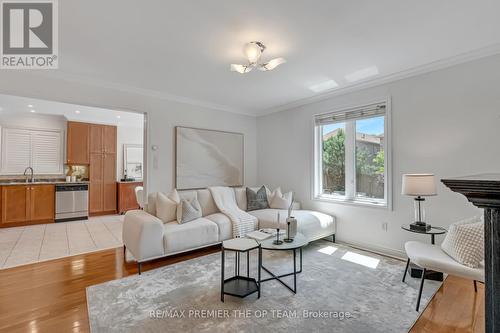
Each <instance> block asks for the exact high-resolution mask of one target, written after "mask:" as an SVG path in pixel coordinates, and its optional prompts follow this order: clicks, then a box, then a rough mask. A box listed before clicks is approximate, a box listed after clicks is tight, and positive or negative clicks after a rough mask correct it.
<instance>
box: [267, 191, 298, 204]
mask: <svg viewBox="0 0 500 333" xmlns="http://www.w3.org/2000/svg"><path fill="white" fill-rule="evenodd" d="M292 200H293V193H292V192H287V193H285V194H283V193H281V188H280V187H278V188H277V189H275V190H274V191H273V195H272V197H271V201H270V202H269V207H270V208H274V209H288V207H290V206H291V205H292Z"/></svg>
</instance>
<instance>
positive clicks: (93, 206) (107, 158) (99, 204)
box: [89, 124, 117, 215]
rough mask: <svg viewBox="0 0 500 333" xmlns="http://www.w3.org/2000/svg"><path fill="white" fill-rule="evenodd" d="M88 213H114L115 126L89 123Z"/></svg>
mask: <svg viewBox="0 0 500 333" xmlns="http://www.w3.org/2000/svg"><path fill="white" fill-rule="evenodd" d="M90 133H91V135H90V173H89V181H90V193H89V200H90V204H89V206H90V207H89V211H90V214H93V215H99V214H107V213H116V145H117V144H116V126H108V125H97V124H90Z"/></svg>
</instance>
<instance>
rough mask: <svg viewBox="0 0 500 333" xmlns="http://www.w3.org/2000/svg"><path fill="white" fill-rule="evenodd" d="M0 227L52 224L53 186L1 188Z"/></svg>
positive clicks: (53, 213) (53, 215)
mask: <svg viewBox="0 0 500 333" xmlns="http://www.w3.org/2000/svg"><path fill="white" fill-rule="evenodd" d="M1 207H2V209H1V211H2V216H1V226H2V227H11V226H17V225H27V224H36V223H41V222H44V223H45V222H53V221H54V218H55V186H54V185H51V184H48V185H36V184H34V185H9V186H2V188H1Z"/></svg>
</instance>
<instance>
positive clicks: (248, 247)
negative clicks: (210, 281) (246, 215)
mask: <svg viewBox="0 0 500 333" xmlns="http://www.w3.org/2000/svg"><path fill="white" fill-rule="evenodd" d="M252 250H258V253H259V254H258V255H259V258H258V267H257V279H255V278H251V277H250V251H252ZM226 251H232V252H235V255H234V276H233V277H230V278H228V279H226V278H225V276H224V275H225V264H226V263H225V261H226ZM241 253H246V262H247V267H246V273H247V274H246V275H247V276H242V275H240V261H241V256H240V255H241ZM261 267H262V249H261V246H260V244H259V243H258V242H257V241H256V240H254V239H249V238H234V239H229V240H226V241H223V242H222V250H221V292H220V300H221V301H222V302H224V295H231V296H235V297H241V298H243V297H247V296H248V295H251V294H253V293H255V292H257V298H260V283H261V282H260V275H261V273H260V272H261Z"/></svg>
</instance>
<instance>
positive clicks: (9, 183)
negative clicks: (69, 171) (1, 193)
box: [0, 179, 89, 186]
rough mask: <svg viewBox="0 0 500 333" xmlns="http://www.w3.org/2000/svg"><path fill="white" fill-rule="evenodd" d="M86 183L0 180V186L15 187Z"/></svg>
mask: <svg viewBox="0 0 500 333" xmlns="http://www.w3.org/2000/svg"><path fill="white" fill-rule="evenodd" d="M88 183H89V182H88V181H77V182H67V181H66V180H58V179H54V180H36V179H35V181H34V182H33V183H31V182H29V183H27V182H25V181H24V180H21V181H19V180H14V181H12V180H0V186H15V185H56V184H88Z"/></svg>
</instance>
